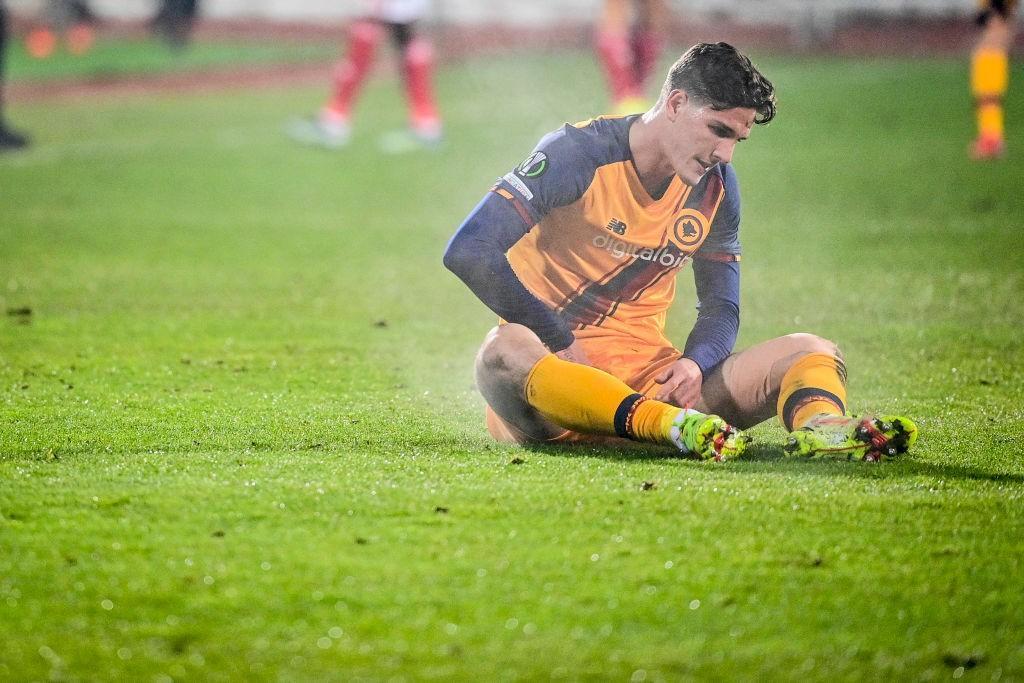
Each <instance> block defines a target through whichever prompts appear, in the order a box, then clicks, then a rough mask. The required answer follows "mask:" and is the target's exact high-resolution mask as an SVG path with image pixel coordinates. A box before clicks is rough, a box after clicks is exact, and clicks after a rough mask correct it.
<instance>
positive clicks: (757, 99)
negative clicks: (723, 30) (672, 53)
mask: <svg viewBox="0 0 1024 683" xmlns="http://www.w3.org/2000/svg"><path fill="white" fill-rule="evenodd" d="M673 90H682V91H684V92H686V94H687V95H689V96H690V97H693V98H696V99H697V100H698V101H700V102H703V103H705V104H707V105H708V106H710V107H711V108H712V109H716V110H719V111H721V110H723V109H735V108H736V107H749V108H750V109H753V110H754V111H756V112H757V115H756V116H755V117H754V122H755V123H768V122H769V121H771V120H772V119H773V118H775V86H774V85H772V83H771V81H769V80H768V79H767V78H765V77H764V75H763V74H762V73H761V72H760V71H758V70H757V67H755V66H754V65H753V64H751V63H750V59H748V58H747V57H746V56H745V55H742V54H740V53H739V51H737V50H736V48H734V47H733V46H732V45H729V44H728V43H697V44H696V45H694V46H693V47H691V48H690V49H689V50H687V51H686V52H685V53H683V56H682V57H680V58H679V59H678V60H677V61H676V63H675V64H673V65H672V68H671V69H669V70H668V78H666V79H665V85H664V86H663V87H662V90H661V97H662V99H667V98H668V95H669V93H671V92H672V91H673Z"/></svg>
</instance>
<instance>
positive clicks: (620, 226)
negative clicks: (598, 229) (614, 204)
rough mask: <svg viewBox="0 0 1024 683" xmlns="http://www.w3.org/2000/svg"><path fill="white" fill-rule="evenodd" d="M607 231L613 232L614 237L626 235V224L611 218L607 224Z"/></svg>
mask: <svg viewBox="0 0 1024 683" xmlns="http://www.w3.org/2000/svg"><path fill="white" fill-rule="evenodd" d="M607 227H608V229H609V230H611V231H612V232H614V233H615V234H616V235H625V234H626V224H625V223H623V222H622V221H620V220H619V219H618V218H613V219H611V221H609V223H608V226H607Z"/></svg>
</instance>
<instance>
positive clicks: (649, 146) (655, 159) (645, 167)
mask: <svg viewBox="0 0 1024 683" xmlns="http://www.w3.org/2000/svg"><path fill="white" fill-rule="evenodd" d="M646 119H647V117H646V116H644V117H641V118H639V119H637V120H636V121H635V122H634V123H633V125H632V126H630V128H629V151H630V153H631V154H632V155H633V167H634V168H635V169H636V175H637V177H638V178H639V179H640V184H641V185H643V186H644V189H645V190H647V194H649V195H650V196H651V197H656V196H657V195H658V193H659V192H663V191H664V188H665V186H666V185H668V183H669V182H670V181H671V180H672V175H673V173H674V171H673V170H672V165H671V164H670V163H669V161H668V158H667V157H666V156H665V154H664V152H662V150H661V147H660V146H659V145H658V135H657V133H656V132H655V131H656V128H657V125H658V123H657V119H652V120H646Z"/></svg>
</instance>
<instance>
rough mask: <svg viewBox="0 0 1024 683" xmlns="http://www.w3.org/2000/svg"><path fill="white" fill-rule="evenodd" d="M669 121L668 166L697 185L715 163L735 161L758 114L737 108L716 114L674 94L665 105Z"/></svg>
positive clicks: (665, 148) (750, 110)
mask: <svg viewBox="0 0 1024 683" xmlns="http://www.w3.org/2000/svg"><path fill="white" fill-rule="evenodd" d="M666 108H667V116H668V120H669V126H668V135H667V136H666V140H665V141H664V151H665V155H666V157H667V161H668V163H669V165H670V166H671V167H672V170H673V171H674V172H675V174H676V175H677V176H679V179H680V180H682V181H683V182H684V183H686V184H687V185H691V186H692V185H696V184H697V183H699V182H700V179H701V178H702V177H704V174H705V173H707V172H708V171H709V170H711V169H712V168H713V167H714V166H715V165H716V164H721V163H729V162H730V161H732V155H733V152H735V150H736V145H737V144H738V143H739V142H741V141H743V140H746V139H747V137H748V136H749V135H750V129H751V128H752V127H753V126H754V116H755V115H756V113H757V112H756V111H754V110H753V109H751V108H748V107H736V108H735V109H724V110H721V111H717V110H715V109H712V108H711V107H709V106H707V105H702V104H700V103H698V102H696V101H695V100H694V99H693V98H690V97H687V95H686V93H684V92H680V91H678V90H677V91H674V92H673V93H672V95H670V96H669V99H668V102H667V103H666Z"/></svg>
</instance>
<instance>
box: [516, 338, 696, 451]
mask: <svg viewBox="0 0 1024 683" xmlns="http://www.w3.org/2000/svg"><path fill="white" fill-rule="evenodd" d="M526 400H527V401H528V402H529V404H530V405H531V406H533V407H534V408H535V409H536V410H537V412H539V413H540V414H541V415H543V416H544V417H545V418H547V419H548V420H550V421H552V422H554V423H555V424H557V425H559V426H561V427H565V428H566V429H571V430H573V431H574V432H580V433H583V434H597V435H602V436H619V437H622V438H625V439H634V440H637V441H646V442H650V443H664V444H670V445H671V444H672V441H671V439H670V437H669V427H670V426H671V425H672V420H673V418H674V417H675V416H676V415H677V414H678V413H679V410H680V409H679V408H677V407H675V406H672V405H669V404H668V403H662V402H661V401H655V400H652V399H648V398H647V397H645V396H644V395H643V394H638V393H637V392H635V391H633V390H632V389H631V388H630V387H629V386H628V385H627V384H626V383H625V382H623V381H621V380H619V379H618V378H616V377H613V376H612V375H609V374H608V373H607V372H604V371H603V370H598V369H597V368H592V367H590V366H587V365H581V364H579V363H570V362H569V361H565V360H562V359H561V358H559V357H558V356H556V355H554V354H549V355H547V356H544V357H543V358H541V359H540V360H539V361H537V364H536V365H534V366H533V369H532V370H531V371H530V375H529V377H527V379H526Z"/></svg>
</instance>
